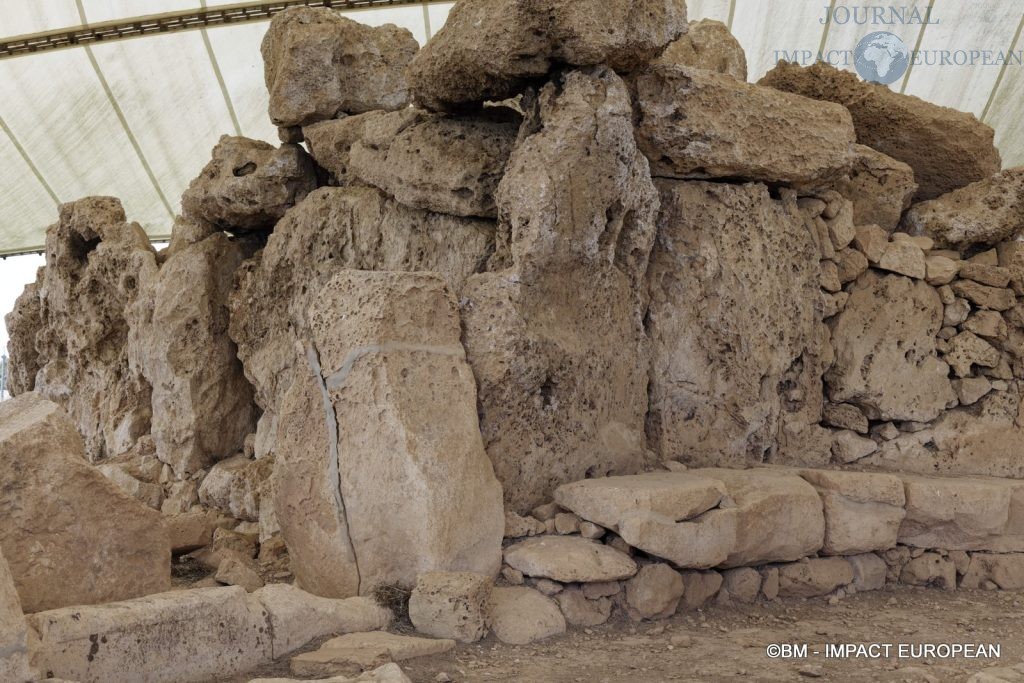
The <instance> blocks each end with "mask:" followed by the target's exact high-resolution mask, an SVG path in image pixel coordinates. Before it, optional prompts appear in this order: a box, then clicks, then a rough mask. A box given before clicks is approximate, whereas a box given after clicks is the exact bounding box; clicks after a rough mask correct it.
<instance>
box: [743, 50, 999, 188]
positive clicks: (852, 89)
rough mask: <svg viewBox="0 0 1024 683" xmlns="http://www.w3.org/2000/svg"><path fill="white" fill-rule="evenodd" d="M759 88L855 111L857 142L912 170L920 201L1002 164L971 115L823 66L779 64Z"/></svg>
mask: <svg viewBox="0 0 1024 683" xmlns="http://www.w3.org/2000/svg"><path fill="white" fill-rule="evenodd" d="M760 83H762V84H764V85H769V86H771V87H773V88H778V89H779V90H783V91H786V92H790V93H797V94H800V95H804V96H805V97H813V98H815V99H820V100H827V101H830V102H836V103H838V104H841V105H843V106H845V107H846V108H847V109H849V110H850V114H852V116H853V125H854V126H855V127H856V129H857V141H858V142H860V143H861V144H864V145H867V146H869V147H872V148H873V149H875V150H877V151H879V152H882V153H883V154H887V155H889V156H890V157H893V158H894V159H898V160H899V161H902V162H904V163H906V164H909V165H910V167H911V168H913V169H914V179H915V180H916V181H917V183H918V185H919V187H918V190H917V194H916V195H915V197H916V199H917V200H918V201H920V200H922V199H932V198H934V197H938V196H939V195H942V194H945V193H946V192H949V191H950V190H955V189H956V188H958V187H963V186H964V185H967V184H969V183H973V182H975V181H977V180H981V179H983V178H987V177H988V176H990V175H992V174H993V173H996V172H998V171H999V168H1000V166H1001V160H1000V158H999V152H998V151H997V150H996V148H995V145H994V144H993V137H994V133H993V131H992V129H991V128H990V127H988V126H986V125H985V124H984V123H982V122H981V121H979V120H978V119H977V118H975V117H974V116H973V115H971V114H966V113H963V112H959V111H956V110H955V109H950V108H948V107H941V106H939V105H937V104H932V103H930V102H925V101H924V100H922V99H919V98H917V97H912V96H910V95H903V94H901V93H898V92H895V91H893V90H890V89H889V88H888V87H886V86H884V85H879V84H874V83H867V82H864V81H862V80H860V79H859V78H857V76H856V74H854V73H852V72H849V71H841V70H839V69H837V68H835V67H834V66H831V65H829V64H825V63H823V62H818V63H816V64H814V65H812V66H809V67H806V68H804V67H800V66H799V65H797V64H793V63H789V62H780V63H779V64H778V65H777V66H776V67H775V68H774V69H772V70H771V71H769V72H768V73H767V74H766V75H765V77H764V78H762V79H761V81H760Z"/></svg>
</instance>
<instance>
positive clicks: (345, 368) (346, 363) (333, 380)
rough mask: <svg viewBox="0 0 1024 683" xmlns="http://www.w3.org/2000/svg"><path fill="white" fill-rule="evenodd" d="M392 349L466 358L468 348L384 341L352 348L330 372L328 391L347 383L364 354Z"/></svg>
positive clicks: (327, 380)
mask: <svg viewBox="0 0 1024 683" xmlns="http://www.w3.org/2000/svg"><path fill="white" fill-rule="evenodd" d="M392 351H418V352H421V353H432V354H437V355H440V356H455V357H456V358H461V359H463V360H465V358H466V350H465V349H464V348H463V347H462V345H461V344H460V345H458V346H455V345H451V346H436V345H432V344H412V343H409V342H384V343H381V344H370V345H369V346H360V347H359V348H357V349H352V350H351V351H349V352H348V353H347V354H345V359H344V360H343V361H342V363H341V367H340V368H339V369H338V370H337V371H336V372H334V373H332V374H330V375H329V376H328V377H327V378H326V381H325V386H326V388H327V390H328V391H330V390H334V389H338V388H340V387H342V386H344V384H345V380H346V379H348V375H349V373H350V372H352V366H353V365H355V362H356V361H357V360H359V359H360V358H362V357H363V356H368V355H370V354H371V353H390V352H392Z"/></svg>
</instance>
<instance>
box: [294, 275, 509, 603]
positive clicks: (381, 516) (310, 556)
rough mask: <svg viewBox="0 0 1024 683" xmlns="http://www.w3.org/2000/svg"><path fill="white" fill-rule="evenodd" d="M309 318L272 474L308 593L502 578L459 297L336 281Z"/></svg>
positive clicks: (437, 285)
mask: <svg viewBox="0 0 1024 683" xmlns="http://www.w3.org/2000/svg"><path fill="white" fill-rule="evenodd" d="M308 315H309V318H308V320H309V326H310V329H311V330H312V333H311V336H310V337H309V338H307V339H306V340H304V343H305V348H306V354H307V360H308V368H307V369H306V372H305V375H304V376H302V377H301V378H300V379H297V380H296V382H295V383H294V384H293V385H292V386H291V388H290V389H289V390H288V393H287V394H286V396H285V399H284V403H283V408H282V411H281V414H280V415H279V417H278V421H279V426H278V438H277V446H276V466H275V473H274V476H275V479H276V480H277V494H276V500H275V510H276V515H277V519H278V522H279V523H280V526H281V532H282V534H283V536H284V539H285V541H286V542H287V544H288V549H289V553H290V556H291V563H292V568H293V571H294V572H295V575H296V577H297V578H298V579H299V581H300V583H301V585H302V586H304V587H305V588H308V589H309V590H311V591H313V592H314V593H317V594H320V595H327V596H340V597H344V596H347V595H352V594H355V593H356V592H357V591H358V592H359V593H361V594H369V593H372V592H373V590H374V589H375V588H376V587H377V586H381V585H400V586H407V587H411V586H412V585H413V584H414V583H415V580H416V576H417V575H419V574H420V573H422V572H424V571H429V570H443V571H474V572H480V573H484V574H487V575H490V576H494V575H496V574H497V572H498V569H499V568H500V566H501V539H502V533H503V531H504V515H503V513H502V507H501V487H500V485H499V484H498V482H497V480H496V479H495V478H494V472H493V469H492V468H491V464H490V463H489V462H488V460H487V456H486V454H485V453H484V450H483V444H482V443H481V439H480V432H479V428H478V427H477V413H476V404H475V401H474V398H475V396H474V390H473V389H474V387H473V376H472V372H471V371H470V369H469V366H468V364H467V363H466V361H465V356H464V352H463V349H462V345H461V343H460V341H459V337H460V328H459V316H458V307H457V304H456V302H455V299H454V296H453V295H452V293H451V290H450V289H448V287H447V286H446V285H445V283H444V281H443V280H442V279H441V278H440V277H438V276H437V275H435V274H431V273H415V274H414V273H393V272H369V271H350V270H342V271H338V274H337V275H336V276H335V277H334V278H333V279H332V280H331V281H330V282H328V283H327V284H326V285H324V286H323V287H322V288H321V290H320V292H319V300H318V301H316V302H315V303H314V304H313V305H312V306H311V307H310V310H309V314H308ZM439 424H443V425H444V429H440V430H439V429H438V427H437V425H439ZM381 425H386V426H387V428H383V427H381ZM355 426H361V427H360V428H354V427H355ZM371 456H372V457H371ZM453 501H459V502H458V504H456V503H454V502H453Z"/></svg>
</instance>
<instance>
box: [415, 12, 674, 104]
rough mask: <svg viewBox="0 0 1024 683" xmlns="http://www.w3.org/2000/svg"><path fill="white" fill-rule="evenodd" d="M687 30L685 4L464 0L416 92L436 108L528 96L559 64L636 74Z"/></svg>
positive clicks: (426, 62)
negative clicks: (534, 82) (635, 70)
mask: <svg viewBox="0 0 1024 683" xmlns="http://www.w3.org/2000/svg"><path fill="white" fill-rule="evenodd" d="M686 29H687V23H686V6H685V4H684V3H683V2H679V1H678V0H611V1H610V2H608V1H601V2H599V1H597V0H460V2H457V3H456V4H455V6H454V7H453V8H452V10H451V12H450V13H449V15H448V19H447V21H446V22H445V25H444V26H443V27H442V28H441V29H440V30H439V31H438V32H437V33H435V34H434V35H433V37H431V39H430V41H428V42H427V44H426V45H425V46H424V48H423V49H422V50H421V51H420V52H419V54H417V55H416V57H415V58H414V59H413V61H412V64H410V66H409V86H410V89H411V90H412V93H413V96H414V98H415V100H416V101H417V103H419V104H421V105H423V106H425V107H427V108H429V109H434V110H440V109H456V108H465V107H468V106H471V105H474V104H478V103H481V102H484V101H485V100H502V99H505V98H507V97H512V96H514V95H516V94H517V93H518V92H520V91H522V90H523V89H524V88H525V87H526V85H527V83H528V81H529V79H533V78H537V77H539V76H544V75H546V74H547V73H548V71H550V70H551V68H552V67H553V66H555V65H557V64H570V65H574V66H590V65H595V64H607V65H609V66H611V67H612V68H614V69H616V70H618V71H629V70H631V69H633V68H636V67H637V66H639V65H640V64H643V63H644V62H647V61H649V60H651V59H653V58H655V57H657V56H658V54H659V53H660V52H661V51H662V49H663V48H664V47H665V46H666V45H667V44H668V43H669V42H671V41H673V40H675V39H676V38H678V37H679V36H680V35H681V34H682V33H684V32H685V31H686Z"/></svg>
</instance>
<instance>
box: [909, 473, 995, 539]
mask: <svg viewBox="0 0 1024 683" xmlns="http://www.w3.org/2000/svg"><path fill="white" fill-rule="evenodd" d="M899 476H900V478H901V479H903V484H904V487H905V491H906V497H907V505H906V508H907V516H906V517H905V518H904V520H903V523H902V524H901V526H900V531H899V542H900V543H902V544H904V545H910V546H915V547H918V548H942V549H945V550H988V549H995V546H994V545H993V544H994V543H995V541H996V540H997V538H998V537H999V536H1000V535H1002V534H1003V532H1004V531H1005V530H1006V525H1007V521H1008V520H1009V519H1010V506H1011V500H1012V498H1013V494H1014V489H1013V487H1012V486H1009V485H1008V482H1006V481H1004V480H999V479H970V478H955V479H954V478H948V479H947V478H940V477H921V476H916V475H910V474H904V475H899Z"/></svg>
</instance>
